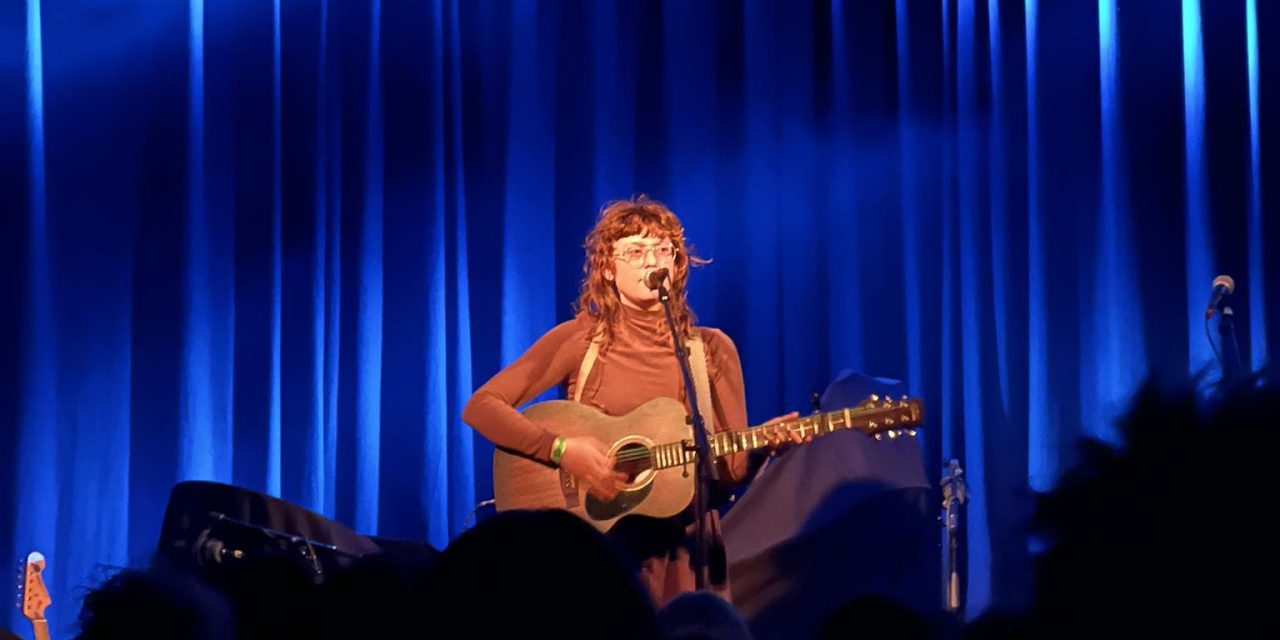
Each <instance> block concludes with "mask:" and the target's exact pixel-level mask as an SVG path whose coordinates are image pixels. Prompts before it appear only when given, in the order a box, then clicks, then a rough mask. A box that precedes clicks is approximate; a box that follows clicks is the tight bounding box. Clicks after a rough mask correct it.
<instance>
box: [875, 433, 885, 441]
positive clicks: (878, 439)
mask: <svg viewBox="0 0 1280 640" xmlns="http://www.w3.org/2000/svg"><path fill="white" fill-rule="evenodd" d="M875 438H876V442H880V441H882V440H884V434H883V433H877V434H876V435H875Z"/></svg>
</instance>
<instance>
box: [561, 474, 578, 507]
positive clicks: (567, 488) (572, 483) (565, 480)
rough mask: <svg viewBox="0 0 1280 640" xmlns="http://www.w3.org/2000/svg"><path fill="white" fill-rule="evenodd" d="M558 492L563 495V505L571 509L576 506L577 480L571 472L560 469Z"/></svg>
mask: <svg viewBox="0 0 1280 640" xmlns="http://www.w3.org/2000/svg"><path fill="white" fill-rule="evenodd" d="M560 493H561V494H563V495H564V506H565V507H567V508H569V509H573V508H576V507H577V506H578V481H577V479H576V478H574V477H573V474H571V473H569V472H568V471H565V470H564V469H561V470H560Z"/></svg>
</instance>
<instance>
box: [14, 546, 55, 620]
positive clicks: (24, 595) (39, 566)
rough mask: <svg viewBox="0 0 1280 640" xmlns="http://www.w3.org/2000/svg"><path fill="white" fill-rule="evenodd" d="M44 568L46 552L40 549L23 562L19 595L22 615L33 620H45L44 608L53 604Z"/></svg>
mask: <svg viewBox="0 0 1280 640" xmlns="http://www.w3.org/2000/svg"><path fill="white" fill-rule="evenodd" d="M44 568H45V560H44V554H42V553H40V552H39V551H32V552H31V553H30V554H28V555H27V559H26V561H24V562H23V563H22V582H20V583H19V584H18V596H19V597H20V598H21V599H22V615H23V616H24V617H26V619H27V620H30V621H32V622H35V621H37V620H44V610H45V609H47V608H49V605H51V604H53V600H52V599H51V598H49V590H48V589H47V588H46V587H45V586H44Z"/></svg>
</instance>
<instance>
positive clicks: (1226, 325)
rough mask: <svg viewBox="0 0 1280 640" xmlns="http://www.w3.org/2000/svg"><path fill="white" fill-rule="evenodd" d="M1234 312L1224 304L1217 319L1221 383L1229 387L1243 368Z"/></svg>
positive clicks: (1232, 385)
mask: <svg viewBox="0 0 1280 640" xmlns="http://www.w3.org/2000/svg"><path fill="white" fill-rule="evenodd" d="M1235 316H1236V314H1235V312H1234V311H1232V310H1231V307H1229V306H1224V307H1223V308H1222V314H1221V316H1220V317H1219V319H1218V335H1220V336H1222V383H1223V385H1222V386H1223V387H1225V388H1226V389H1228V390H1229V389H1231V388H1233V387H1235V385H1236V384H1237V383H1238V382H1239V381H1240V377H1241V371H1242V369H1244V365H1243V363H1242V362H1241V361H1240V343H1239V342H1237V341H1236V329H1235Z"/></svg>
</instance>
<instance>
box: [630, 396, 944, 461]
mask: <svg viewBox="0 0 1280 640" xmlns="http://www.w3.org/2000/svg"><path fill="white" fill-rule="evenodd" d="M918 418H919V415H918V413H917V412H916V411H914V410H913V409H912V408H910V407H900V408H890V407H873V408H868V409H854V408H848V409H840V410H837V411H828V412H825V413H815V414H813V415H809V416H805V417H803V418H800V419H798V420H789V421H784V422H777V423H774V424H767V425H761V426H758V427H749V428H746V429H735V430H732V431H721V432H717V433H713V434H708V441H709V444H710V445H711V452H712V455H713V456H714V457H716V458H721V457H724V456H727V455H731V454H734V453H742V452H746V451H755V450H757V449H764V448H766V447H768V446H770V445H769V443H770V438H769V436H771V435H775V434H784V435H785V434H788V433H794V434H796V435H799V436H800V437H801V438H808V437H815V438H816V437H820V436H824V435H828V434H832V433H836V432H837V431H850V430H854V431H865V432H868V433H872V432H877V431H880V430H882V429H892V428H894V425H895V424H901V425H904V428H906V425H912V424H916V423H917V422H918ZM685 444H686V443H684V442H672V443H667V444H662V445H658V446H657V447H654V451H653V456H654V466H655V467H657V468H659V469H666V468H670V467H678V466H682V465H685V464H688V463H690V462H692V460H693V454H692V453H691V452H689V451H688V450H687V449H686V447H685Z"/></svg>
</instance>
